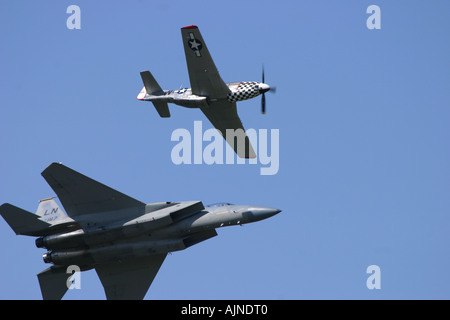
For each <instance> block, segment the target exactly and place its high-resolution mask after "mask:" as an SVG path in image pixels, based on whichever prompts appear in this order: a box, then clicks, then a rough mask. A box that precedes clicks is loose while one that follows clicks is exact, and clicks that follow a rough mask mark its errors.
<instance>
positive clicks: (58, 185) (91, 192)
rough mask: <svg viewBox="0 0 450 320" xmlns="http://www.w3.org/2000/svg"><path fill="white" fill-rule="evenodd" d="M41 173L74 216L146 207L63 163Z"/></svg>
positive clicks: (53, 165)
mask: <svg viewBox="0 0 450 320" xmlns="http://www.w3.org/2000/svg"><path fill="white" fill-rule="evenodd" d="M41 174H42V176H43V177H44V179H45V180H46V181H47V183H48V184H49V185H50V187H51V188H52V189H53V191H55V193H56V194H57V195H58V198H59V200H60V201H61V203H62V205H63V206H64V209H66V212H67V214H68V215H69V216H70V217H77V216H81V215H86V214H91V213H100V212H105V211H117V210H121V209H129V208H136V207H144V206H145V204H143V203H142V202H140V201H138V200H136V199H133V198H131V197H129V196H127V195H125V194H123V193H121V192H119V191H116V190H114V189H112V188H110V187H108V186H105V185H104V184H102V183H100V182H97V181H95V180H93V179H91V178H89V177H86V176H85V175H82V174H81V173H78V172H76V171H75V170H72V169H70V168H68V167H66V166H64V165H62V164H59V163H52V164H51V165H49V166H48V167H47V168H46V169H45V170H44V171H42V173H41Z"/></svg>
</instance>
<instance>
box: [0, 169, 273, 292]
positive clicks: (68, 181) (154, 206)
mask: <svg viewBox="0 0 450 320" xmlns="http://www.w3.org/2000/svg"><path fill="white" fill-rule="evenodd" d="M42 176H43V177H44V179H45V180H46V181H47V183H48V184H49V185H50V187H51V188H52V189H53V191H54V192H55V193H56V195H57V196H58V198H59V200H60V202H61V204H62V205H63V206H64V209H65V210H66V212H67V215H66V214H64V213H63V211H62V210H61V208H59V206H58V204H57V203H56V202H55V201H54V200H53V199H52V198H50V199H46V200H42V201H41V202H40V204H39V207H38V211H37V214H33V213H31V212H28V211H25V210H23V209H20V208H18V207H15V206H13V205H11V204H8V203H4V204H3V205H1V206H0V214H1V215H2V216H3V218H4V219H5V220H6V222H7V223H8V224H9V226H10V227H11V228H12V229H13V230H14V232H15V233H16V234H18V235H25V236H32V237H37V239H36V246H37V247H38V248H44V249H47V253H45V254H44V255H43V259H44V262H45V263H49V264H51V266H50V267H49V268H47V269H45V270H44V271H42V272H40V273H39V274H38V275H37V277H38V280H39V284H40V286H41V292H42V296H43V298H44V299H55V300H57V299H61V298H62V297H63V296H64V294H65V293H66V291H67V289H68V287H70V286H71V285H69V284H68V283H70V281H69V279H68V278H69V277H70V276H71V273H68V271H67V270H68V269H69V267H73V266H76V267H77V268H79V271H85V270H89V269H93V268H94V269H95V271H96V272H97V274H98V276H99V278H100V281H101V283H102V285H103V287H104V289H105V293H106V298H107V299H143V298H144V296H145V294H146V293H147V290H148V288H149V287H150V285H151V283H152V281H153V279H154V278H155V276H156V274H157V272H158V270H159V268H160V267H161V265H162V263H163V261H164V259H165V258H166V255H167V254H168V253H169V252H173V251H178V250H184V249H186V248H189V247H191V246H193V245H195V244H197V243H199V242H202V241H205V240H207V239H210V238H212V237H215V236H216V235H217V232H216V228H220V227H225V226H233V225H241V224H245V223H250V222H255V221H259V220H262V219H266V218H268V217H271V216H273V215H275V214H277V213H279V212H280V210H278V209H274V208H268V207H257V206H248V205H232V204H229V203H224V204H218V205H211V206H206V207H205V206H203V204H202V202H201V201H185V202H157V203H149V204H145V203H143V202H141V201H138V200H136V199H133V198H131V197H129V196H127V195H125V194H123V193H120V192H118V191H116V190H114V189H112V188H110V187H108V186H106V185H104V184H101V183H99V182H97V181H95V180H92V179H91V178H88V177H86V176H84V175H82V174H80V173H78V172H76V171H74V170H72V169H70V168H68V167H66V166H64V165H62V164H58V163H53V164H51V165H50V166H48V167H47V168H46V169H45V170H44V171H43V172H42ZM74 270H75V269H74Z"/></svg>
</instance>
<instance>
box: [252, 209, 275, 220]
mask: <svg viewBox="0 0 450 320" xmlns="http://www.w3.org/2000/svg"><path fill="white" fill-rule="evenodd" d="M280 212H281V210H280V209H275V208H270V207H257V208H253V209H252V213H253V214H254V215H255V217H257V218H258V219H259V220H261V219H266V218H269V217H271V216H274V215H276V214H278V213H280Z"/></svg>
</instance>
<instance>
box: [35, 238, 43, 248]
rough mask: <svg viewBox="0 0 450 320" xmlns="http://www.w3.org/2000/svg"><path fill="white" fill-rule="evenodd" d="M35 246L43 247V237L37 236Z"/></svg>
mask: <svg viewBox="0 0 450 320" xmlns="http://www.w3.org/2000/svg"><path fill="white" fill-rule="evenodd" d="M36 247H38V248H44V247H45V240H44V237H39V238H37V239H36Z"/></svg>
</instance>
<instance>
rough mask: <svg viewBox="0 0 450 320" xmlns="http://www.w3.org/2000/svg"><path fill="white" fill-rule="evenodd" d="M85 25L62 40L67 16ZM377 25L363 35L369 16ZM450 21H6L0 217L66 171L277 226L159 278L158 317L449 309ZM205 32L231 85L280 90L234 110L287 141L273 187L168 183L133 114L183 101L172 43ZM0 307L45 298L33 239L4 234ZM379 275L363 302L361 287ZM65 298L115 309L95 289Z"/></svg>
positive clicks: (16, 15)
mask: <svg viewBox="0 0 450 320" xmlns="http://www.w3.org/2000/svg"><path fill="white" fill-rule="evenodd" d="M72 4H76V5H78V6H79V7H80V9H81V29H80V30H69V29H67V27H66V20H67V18H68V17H69V14H67V13H66V9H67V7H68V6H69V5H72ZM372 4H375V5H378V6H379V7H380V9H381V29H380V30H369V29H368V28H367V27H366V20H367V18H368V17H369V14H367V13H366V9H367V7H368V6H370V5H372ZM449 10H450V4H449V3H448V2H444V1H439V2H438V1H433V2H431V3H430V2H426V1H395V2H393V1H380V0H376V1H350V0H346V1H339V2H337V1H284V0H282V1H277V2H273V1H245V2H244V1H227V2H218V1H214V2H213V1H172V2H165V1H126V2H125V1H95V2H93V1H80V0H78V1H10V0H5V1H1V2H0V39H1V42H2V46H1V50H0V63H1V71H2V72H1V75H0V93H1V97H2V101H1V106H0V150H1V157H0V180H1V181H2V183H1V184H0V203H4V202H9V203H11V204H14V205H16V206H18V207H21V208H24V209H26V210H29V211H32V212H35V210H36V209H37V206H38V202H39V200H40V199H44V198H47V197H49V196H53V195H54V193H53V191H52V190H51V188H50V187H49V186H48V185H47V184H46V182H45V180H44V179H43V178H42V177H41V176H40V172H41V171H43V170H44V169H45V168H46V167H47V165H49V164H50V163H52V162H55V161H57V162H62V163H63V164H65V165H67V166H69V167H71V168H73V169H75V170H77V171H79V172H81V173H83V174H85V175H87V176H89V177H92V178H93V179H96V180H98V181H100V182H102V183H105V184H107V185H109V186H111V187H113V188H115V189H117V190H119V191H121V192H124V193H126V194H128V195H130V196H132V197H134V198H137V199H139V200H141V201H144V202H159V201H184V200H202V201H203V203H205V204H208V203H214V202H221V201H226V202H231V203H236V204H254V205H263V206H271V207H277V208H280V209H282V210H283V212H282V213H280V214H279V215H277V216H274V217H272V218H270V219H268V220H264V221H261V222H257V223H254V224H248V225H244V226H242V227H232V228H222V229H219V230H218V233H219V236H218V237H215V238H213V239H210V240H208V241H206V242H203V243H200V244H198V245H196V246H194V247H191V248H189V249H187V250H185V251H181V252H175V253H173V254H172V255H169V256H168V257H167V259H166V260H165V262H164V264H163V266H162V268H161V270H160V272H159V274H158V275H157V277H156V278H155V280H154V282H153V284H152V286H151V288H150V290H149V292H148V293H147V295H146V299H449V298H450V288H449V285H448V284H449V283H450V275H449V273H448V270H449V268H450V258H449V255H448V252H449V243H450V217H449V213H450V196H449V191H450V165H449V163H450V143H449V141H450V123H449V122H450V90H449V85H450V60H449V58H448V57H449V56H450V41H449V40H448V30H450V21H449V19H448V12H449ZM191 24H195V25H198V26H199V28H200V30H201V32H202V35H203V38H204V40H205V42H206V43H207V45H208V48H209V50H210V52H211V55H212V57H213V59H214V61H215V63H216V66H217V68H218V69H219V71H220V74H221V76H222V78H223V79H224V81H225V82H234V81H259V80H260V77H261V65H262V64H263V63H264V66H265V71H266V82H267V83H269V84H270V85H275V86H276V87H277V93H276V94H270V93H268V94H266V99H267V114H266V115H261V113H260V99H259V98H256V99H253V100H249V101H244V102H240V103H238V112H239V115H240V117H241V119H242V122H243V123H244V126H245V127H246V128H254V129H256V130H259V129H269V130H270V129H278V130H279V134H280V141H279V147H280V151H279V159H280V160H279V161H280V163H279V171H278V173H277V174H276V175H267V176H263V175H260V167H261V165H260V164H256V165H251V164H245V165H237V164H235V165H226V164H224V165H206V164H202V165H179V166H177V165H175V164H173V163H172V161H171V157H170V155H171V150H172V148H173V147H174V146H175V144H176V143H175V142H173V141H171V139H170V137H171V134H172V132H173V131H174V130H175V129H177V128H186V129H188V130H190V131H191V132H193V125H194V121H196V120H203V128H204V130H205V129H207V128H210V127H211V125H210V124H209V123H208V122H207V121H206V119H205V118H204V116H203V115H202V114H201V112H200V111H199V110H191V109H185V108H182V107H179V106H174V105H171V106H170V110H171V113H172V117H171V118H170V119H161V118H159V116H158V114H157V113H156V111H155V110H154V108H153V106H152V105H151V104H150V103H146V102H141V101H138V100H136V95H137V94H138V92H139V91H140V89H141V88H142V82H141V79H140V76H139V72H140V71H143V70H150V71H151V72H152V73H153V75H154V76H155V78H156V80H157V81H158V82H159V84H160V85H161V87H163V88H164V89H178V88H179V87H180V86H183V87H189V86H190V84H189V77H188V73H187V67H186V63H185V57H184V50H183V46H182V42H181V33H180V28H181V27H183V26H186V25H191ZM0 234H1V240H2V241H1V242H2V246H1V248H2V257H3V258H2V263H1V264H0V284H1V285H0V299H41V293H40V290H39V285H38V281H37V278H36V274H37V273H39V272H40V271H41V270H43V269H44V268H46V267H47V265H45V264H44V263H43V261H42V258H41V257H42V254H43V253H45V251H44V250H42V249H37V248H35V246H34V239H33V238H28V237H21V236H16V235H15V234H14V233H13V232H12V230H11V229H10V228H9V226H8V225H7V224H6V222H5V221H4V220H3V219H0ZM370 265H377V266H379V267H380V270H381V289H379V290H369V289H368V288H367V286H366V280H367V278H368V277H369V274H367V273H366V269H367V267H368V266H370ZM81 280H82V282H81V286H82V289H81V290H70V291H69V292H68V293H67V294H66V296H65V299H104V292H103V288H102V286H101V283H100V281H99V280H98V278H97V275H96V273H95V271H89V272H86V273H83V274H82V278H81Z"/></svg>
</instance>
